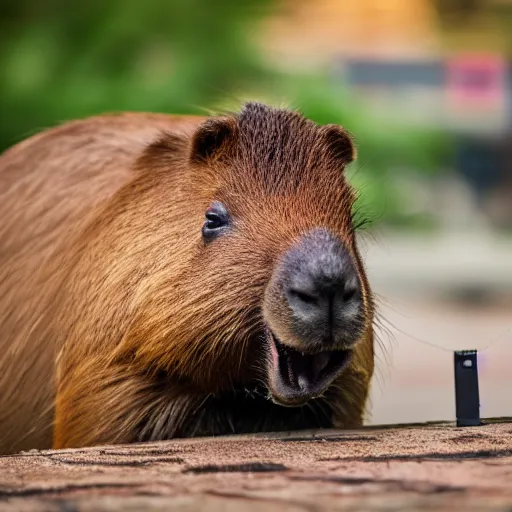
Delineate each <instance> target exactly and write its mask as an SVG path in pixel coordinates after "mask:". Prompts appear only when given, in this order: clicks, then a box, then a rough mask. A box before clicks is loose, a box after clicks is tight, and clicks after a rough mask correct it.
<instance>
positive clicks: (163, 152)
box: [0, 105, 373, 453]
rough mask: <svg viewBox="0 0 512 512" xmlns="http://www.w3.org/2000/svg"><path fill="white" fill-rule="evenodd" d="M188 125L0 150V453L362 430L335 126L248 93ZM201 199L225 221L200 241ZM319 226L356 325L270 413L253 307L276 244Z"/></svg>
mask: <svg viewBox="0 0 512 512" xmlns="http://www.w3.org/2000/svg"><path fill="white" fill-rule="evenodd" d="M202 121H203V119H201V118H192V117H189V118H180V117H172V116H158V115H146V114H125V115H120V116H103V117H97V118H91V119H88V120H84V121H76V122H73V123H69V124H65V125H63V126H62V127H59V128H56V129H53V130H48V131H45V132H43V133H42V134H40V135H38V136H36V137H32V138H30V139H28V140H26V141H24V142H22V143H21V144H19V145H17V146H14V147H13V148H11V149H10V150H9V151H7V152H6V153H4V154H3V155H2V157H1V158H0V187H1V188H0V194H1V202H0V209H1V210H2V212H1V216H2V218H3V219H4V221H3V222H2V224H1V227H0V231H1V234H2V237H1V244H2V245H1V253H0V278H1V281H0V282H1V284H0V291H1V296H0V326H1V334H0V350H1V353H2V356H1V358H0V411H2V417H1V418H0V453H1V452H13V451H17V450H20V449H27V448H47V447H50V446H51V445H52V444H53V446H54V447H57V448H62V447H69V446H86V445H91V444H99V443H119V442H134V441H144V440H156V439H165V438H169V437H174V436H190V435H202V434H222V433H226V432H230V431H234V432H246V431H255V430H268V429H273V430H277V429H279V428H295V427H307V426H329V425H330V424H332V425H335V426H340V427H349V426H350V427H353V426H358V425H360V424H361V422H362V417H363V413H364V407H365V403H366V399H367V394H368V386H369V383H370V380H371V377H372V375H373V328H372V322H373V302H372V299H371V292H370V288H369V285H368V282H367V279H366V276H365V273H364V267H363V265H362V262H361V258H360V256H359V254H358V251H357V248H356V240H355V236H354V233H353V229H352V223H351V206H352V202H353V200H354V197H353V192H352V190H351V188H350V187H349V185H348V184H347V183H346V181H345V178H344V177H343V173H342V169H343V167H344V165H345V164H346V163H348V162H350V161H351V159H352V158H353V146H352V143H351V141H350V138H349V137H348V135H347V134H346V133H345V132H344V131H343V130H341V129H340V128H339V127H334V126H328V127H318V126H317V125H315V124H314V123H312V122H310V121H306V120H304V119H303V118H302V117H301V116H300V115H298V114H296V113H293V112H290V111H284V110H283V111H272V113H271V114H270V115H269V113H268V110H266V109H265V108H264V107H260V106H257V105H253V106H252V107H250V108H248V109H245V110H244V111H243V112H242V114H240V115H238V116H227V117H226V118H222V119H220V120H219V119H218V118H217V119H213V120H208V121H206V123H205V124H204V125H201V127H200V128H199V129H198V130H197V131H195V130H196V129H197V127H198V126H199V125H200V123H202ZM162 132H165V134H164V135H162ZM211 148H213V149H214V150H215V151H213V152H211V151H210V149H211ZM213 198H217V199H219V200H222V201H226V202H229V204H230V210H231V211H232V213H233V216H234V217H235V218H236V225H235V229H234V230H233V232H232V233H229V234H228V236H225V237H221V239H219V240H216V241H215V244H211V245H208V246H204V244H203V243H202V240H201V234H200V230H201V225H202V223H203V218H204V211H205V210H206V208H207V207H208V205H209V204H210V202H211V201H212V199H213ZM319 225H320V226H325V227H327V228H329V229H331V230H332V231H334V232H335V233H336V234H337V235H339V236H340V238H342V239H343V240H344V242H345V243H346V244H347V245H348V247H349V248H350V252H351V254H352V256H353V258H354V259H355V260H356V261H357V263H358V271H359V273H360V277H361V279H362V281H363V284H364V287H363V288H364V298H365V311H366V330H365V334H364V336H363V337H362V339H361V340H360V342H359V343H358V345H357V346H356V349H355V357H354V360H353V361H352V363H351V365H350V367H349V368H348V369H347V370H345V371H344V372H343V374H342V376H341V377H340V378H339V379H338V380H337V381H336V383H335V384H334V385H333V386H332V387H331V388H330V389H329V390H328V392H327V393H326V395H325V397H324V398H323V399H321V400H315V401H314V403H313V404H311V405H310V406H308V407H305V408H295V409H290V408H284V407H280V406H277V405H274V404H272V403H271V402H269V401H268V400H266V399H265V397H258V396H256V395H259V393H261V392H262V391H260V390H261V389H262V388H264V381H265V375H264V366H265V358H266V352H265V350H264V348H263V347H262V340H261V330H262V326H263V323H264V318H263V314H262V301H263V297H264V292H265V286H266V284H267V283H268V281H269V280H270V278H271V273H272V269H273V265H274V263H275V261H276V260H277V258H278V257H279V255H280V254H281V253H282V252H283V251H284V250H286V248H287V247H289V246H290V244H292V243H293V242H294V240H296V239H297V237H298V236H299V235H300V234H301V233H303V232H305V231H307V230H308V229H311V228H313V227H315V226H319ZM256 382H261V383H263V387H261V386H258V385H255V384H254V383H256ZM245 388H248V389H247V391H244V389H245ZM235 390H236V391H235ZM263 393H264V391H263ZM254 396H255V398H254V402H251V403H252V404H253V406H252V408H248V409H247V410H246V411H245V416H243V417H242V416H240V415H236V414H234V413H233V410H234V409H236V407H241V408H243V407H244V406H246V403H247V400H249V398H248V397H254ZM251 399H252V398H251ZM256 406H257V407H256ZM255 407H256V408H255ZM322 415H323V416H322ZM52 439H53V442H52Z"/></svg>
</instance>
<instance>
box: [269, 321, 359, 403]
mask: <svg viewBox="0 0 512 512" xmlns="http://www.w3.org/2000/svg"><path fill="white" fill-rule="evenodd" d="M266 337H267V341H268V343H269V345H270V350H271V357H272V359H271V362H270V368H269V378H270V379H269V380H270V382H269V384H270V386H269V387H270V391H271V394H272V399H273V401H274V402H276V403H278V404H279V405H286V406H299V405H303V404H304V403H306V402H307V401H308V400H310V399H311V398H316V397H318V396H320V395H321V394H322V393H323V392H324V391H325V390H326V389H327V387H328V386H329V384H331V383H332V381H333V380H334V379H335V378H336V377H337V376H338V375H339V374H340V373H341V372H342V370H343V369H344V368H345V367H346V366H347V364H348V363H349V362H350V359H351V357H352V352H351V351H350V350H333V351H324V352H317V353H314V354H311V353H309V354H308V353H304V352H300V351H298V350H296V349H294V348H291V347H288V346H285V345H284V344H282V343H281V342H280V341H279V340H278V339H277V338H276V336H275V335H274V334H273V333H272V332H271V331H270V330H269V329H267V333H266Z"/></svg>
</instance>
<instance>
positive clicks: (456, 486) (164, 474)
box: [0, 419, 512, 512]
mask: <svg viewBox="0 0 512 512" xmlns="http://www.w3.org/2000/svg"><path fill="white" fill-rule="evenodd" d="M511 507H512V422H510V421H507V420H506V419H503V420H501V421H498V420H495V421H492V422H489V424H487V425H485V426H481V427H471V428H456V427H454V426H452V425H451V424H445V423H438V424H429V425H420V426H418V425H413V426H400V427H391V428H389V427H388V428H380V427H373V428H365V429H361V430H357V431H333V430H329V431H315V432H293V433H291V432H290V433H279V434H265V435H259V436H233V437H222V438H214V439H187V440H174V441H168V442H161V443H149V444H139V445H130V446H127V445H123V446H103V447H95V448H86V449H70V450H59V451H51V450H49V451H41V452H39V451H31V452H24V453H20V454H18V455H14V456H6V457H0V510H6V511H15V510H16V511H30V512H32V511H43V510H44V511H47V510H48V511H53V510H55V511H57V510H58V511H92V510H94V511H96V510H98V511H103V510H104V511H117V510H152V511H158V510H173V509H179V510H184V511H188V510H209V511H217V510H218V511H221V510H222V511H233V512H234V511H242V512H244V511H253V510H263V509H264V510H265V511H267V510H268V511H276V512H288V511H313V510H314V511H323V510H360V509H365V510H396V509H400V508H403V509H404V510H431V509H433V508H435V509H436V510H450V511H451V510H469V511H472V510H493V511H494V510H503V511H505V510H510V509H511Z"/></svg>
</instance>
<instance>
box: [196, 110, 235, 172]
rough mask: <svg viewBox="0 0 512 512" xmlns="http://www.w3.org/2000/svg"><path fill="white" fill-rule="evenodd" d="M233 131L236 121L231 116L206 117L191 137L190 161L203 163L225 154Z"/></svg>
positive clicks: (230, 143) (230, 142)
mask: <svg viewBox="0 0 512 512" xmlns="http://www.w3.org/2000/svg"><path fill="white" fill-rule="evenodd" d="M235 132H236V121H235V120H234V119H233V118H231V117H215V118H211V119H208V120H207V121H205V122H204V123H203V124H201V125H200V126H199V128H198V129H197V130H196V132H195V133H194V135H193V137H192V149H191V152H190V159H191V161H192V162H195V163H205V162H211V161H212V160H217V159H219V158H220V157H221V156H226V155H227V153H228V149H229V147H230V146H231V145H232V142H233V140H234V137H235Z"/></svg>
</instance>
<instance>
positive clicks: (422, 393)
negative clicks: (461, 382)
mask: <svg viewBox="0 0 512 512" xmlns="http://www.w3.org/2000/svg"><path fill="white" fill-rule="evenodd" d="M370 242H371V241H368V243H367V244H365V253H366V258H367V265H368V270H369V275H370V278H371V282H372V284H373V287H374V289H375V291H376V293H377V294H378V302H379V313H380V315H379V316H380V321H379V324H380V326H379V328H378V331H379V332H380V338H381V344H380V345H381V346H380V347H379V351H378V352H379V354H378V362H377V366H378V370H377V377H376V379H375V381H374V386H373V392H372V408H371V412H372V414H371V417H370V418H369V423H377V424H379V423H396V422H416V421H433V420H453V419H454V418H455V398H454V380H453V350H458V349H477V350H479V376H480V398H481V414H482V416H483V417H485V416H487V417H491V416H503V415H505V416H512V240H507V239H500V238H496V237H492V236H490V235H486V234H482V233H478V234H473V235H471V234H467V235H464V234H462V233H458V234H457V233H451V234H447V235H446V236H444V237H440V238H437V237H436V238H428V237H415V238H412V237H399V236H396V235H390V234H386V235H384V234H381V235H380V236H379V237H378V239H377V242H373V243H370ZM419 340H422V341H419ZM429 343H430V344H433V345H437V346H440V347H442V348H434V347H431V346H429V345H428V344H429ZM489 344H490V347H489V348H488V349H487V350H483V349H485V348H486V347H488V345H489Z"/></svg>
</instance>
